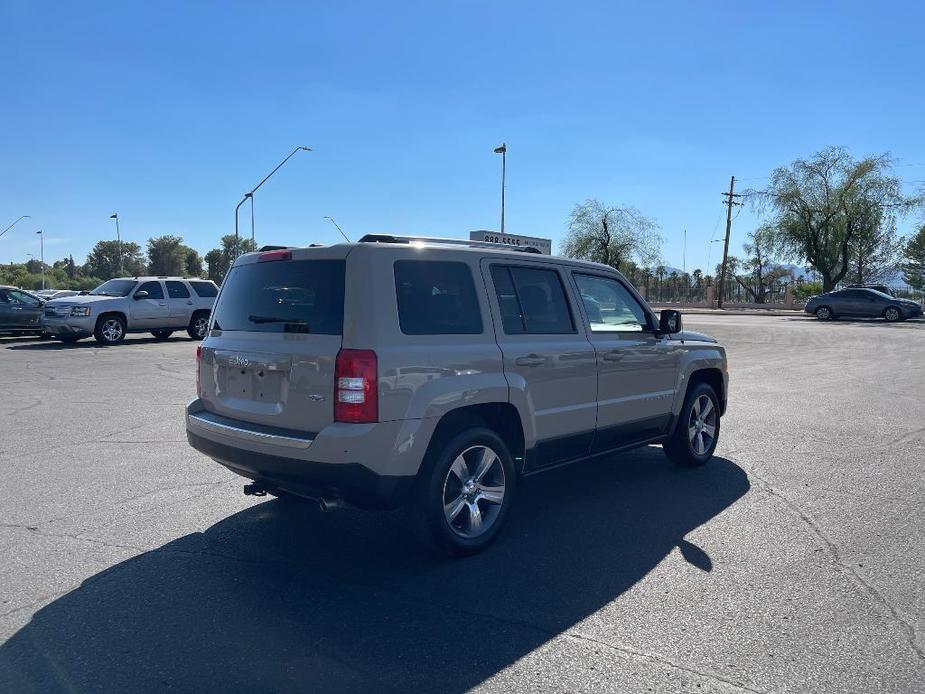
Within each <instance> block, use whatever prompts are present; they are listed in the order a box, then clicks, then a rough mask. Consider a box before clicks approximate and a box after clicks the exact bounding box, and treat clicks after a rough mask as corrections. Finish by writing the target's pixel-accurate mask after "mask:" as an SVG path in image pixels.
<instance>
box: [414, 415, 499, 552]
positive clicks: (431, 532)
mask: <svg viewBox="0 0 925 694" xmlns="http://www.w3.org/2000/svg"><path fill="white" fill-rule="evenodd" d="M515 484H516V472H515V470H514V461H513V459H512V458H511V454H510V452H509V451H508V449H507V446H506V445H505V444H504V441H502V440H501V438H500V437H499V436H498V435H497V434H496V433H495V432H494V431H492V430H491V429H486V428H484V427H475V428H472V429H466V430H465V431H462V432H461V433H459V434H457V435H456V436H455V437H453V438H452V439H451V440H450V441H448V442H447V443H446V444H444V445H443V446H441V447H440V449H439V450H438V451H436V453H435V455H434V457H432V458H431V459H430V460H429V461H426V462H425V467H424V468H423V469H422V471H421V474H420V476H419V478H418V480H417V482H416V485H415V489H414V496H413V499H412V504H413V512H414V522H415V526H416V527H415V530H416V531H417V532H418V534H419V535H420V536H421V539H422V540H423V541H424V542H425V543H426V544H428V545H429V546H431V547H433V548H435V549H437V550H439V551H441V552H444V553H448V554H453V555H456V556H465V555H469V554H475V553H476V552H480V551H481V550H483V549H485V547H487V546H488V545H489V544H491V542H492V541H493V540H494V539H495V538H496V537H497V535H498V533H499V532H500V531H501V528H502V526H503V525H504V521H505V520H506V519H507V515H508V512H509V511H510V508H511V504H512V502H513V497H514V487H515Z"/></svg>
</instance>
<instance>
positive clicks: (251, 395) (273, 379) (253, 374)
mask: <svg viewBox="0 0 925 694" xmlns="http://www.w3.org/2000/svg"><path fill="white" fill-rule="evenodd" d="M222 371H223V373H222V374H221V375H220V381H222V380H223V381H224V384H221V383H220V384H219V385H220V388H221V390H222V391H223V392H224V394H225V395H226V396H227V397H230V398H234V399H236V400H252V401H254V402H259V403H278V402H279V401H280V399H281V398H282V395H283V393H282V388H283V374H282V373H281V372H279V371H270V370H267V369H262V368H260V367H247V368H244V369H242V368H236V367H225V368H224V369H223V370H222ZM221 376H224V378H221Z"/></svg>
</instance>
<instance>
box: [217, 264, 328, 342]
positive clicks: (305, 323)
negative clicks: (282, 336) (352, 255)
mask: <svg viewBox="0 0 925 694" xmlns="http://www.w3.org/2000/svg"><path fill="white" fill-rule="evenodd" d="M344 268H345V263H344V261H343V260H287V261H278V262H266V263H260V262H257V263H250V264H247V265H240V266H238V267H235V268H232V270H231V272H229V273H228V277H226V278H225V282H224V284H223V285H222V295H221V296H220V297H219V299H218V303H217V304H216V306H215V309H214V310H213V315H214V317H215V322H214V327H215V329H216V330H240V331H244V332H265V333H283V332H287V333H308V334H320V335H341V334H342V333H343V330H344Z"/></svg>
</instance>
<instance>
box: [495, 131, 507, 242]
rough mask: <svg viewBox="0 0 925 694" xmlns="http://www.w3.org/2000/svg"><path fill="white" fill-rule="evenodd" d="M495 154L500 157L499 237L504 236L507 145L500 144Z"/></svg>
mask: <svg viewBox="0 0 925 694" xmlns="http://www.w3.org/2000/svg"><path fill="white" fill-rule="evenodd" d="M495 154H500V155H501V235H502V236H504V179H505V177H506V175H507V145H506V144H505V143H503V142H502V143H501V146H500V147H495ZM502 240H503V239H502Z"/></svg>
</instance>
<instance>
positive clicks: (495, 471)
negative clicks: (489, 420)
mask: <svg viewBox="0 0 925 694" xmlns="http://www.w3.org/2000/svg"><path fill="white" fill-rule="evenodd" d="M505 482H506V481H505V477H504V466H503V464H502V463H501V457H500V456H499V455H498V454H497V453H496V452H495V451H493V450H492V449H491V448H489V447H488V446H472V447H470V448H467V449H466V450H464V451H463V452H462V453H460V454H459V455H458V456H457V457H456V460H454V461H453V464H452V465H450V469H449V471H448V472H447V474H446V478H445V479H444V481H443V515H444V518H446V522H447V525H449V526H450V528H451V529H452V530H453V532H454V533H456V534H457V535H459V536H460V537H465V538H470V539H471V538H476V537H479V536H481V535H483V534H485V533H486V532H488V530H489V529H490V528H491V527H492V526H493V525H494V523H495V521H496V520H497V519H498V515H499V514H500V513H501V507H502V504H503V503H504V496H505V491H506V484H505Z"/></svg>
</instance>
